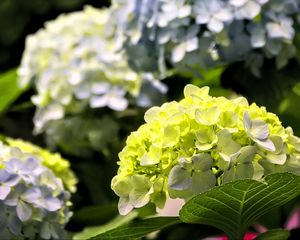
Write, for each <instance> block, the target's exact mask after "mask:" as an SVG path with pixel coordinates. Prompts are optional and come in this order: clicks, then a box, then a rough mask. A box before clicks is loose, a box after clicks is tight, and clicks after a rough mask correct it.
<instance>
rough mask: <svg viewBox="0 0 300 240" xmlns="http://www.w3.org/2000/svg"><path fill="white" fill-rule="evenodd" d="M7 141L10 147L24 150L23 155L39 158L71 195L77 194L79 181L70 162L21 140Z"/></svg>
mask: <svg viewBox="0 0 300 240" xmlns="http://www.w3.org/2000/svg"><path fill="white" fill-rule="evenodd" d="M5 141H6V142H7V143H8V145H9V146H10V147H14V148H19V149H22V152H23V153H26V154H29V155H31V156H32V157H35V158H39V159H40V161H41V163H42V164H43V165H44V166H45V167H47V168H49V169H51V170H52V171H53V173H54V174H55V175H56V176H58V177H59V178H60V179H61V180H62V182H63V185H64V187H65V188H66V189H67V190H68V191H70V192H71V193H74V192H76V184H77V183H78V179H77V178H76V176H75V174H74V172H73V171H72V170H71V169H70V162H69V161H68V160H66V159H64V158H63V157H62V156H61V155H60V154H59V153H51V152H49V151H47V150H46V149H43V148H40V147H38V146H36V145H33V144H32V143H29V142H25V141H23V140H21V139H12V138H5Z"/></svg>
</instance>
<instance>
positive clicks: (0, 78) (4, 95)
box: [0, 69, 25, 114]
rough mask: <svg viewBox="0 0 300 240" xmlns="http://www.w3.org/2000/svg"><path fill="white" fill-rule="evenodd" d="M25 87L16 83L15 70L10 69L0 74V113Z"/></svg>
mask: <svg viewBox="0 0 300 240" xmlns="http://www.w3.org/2000/svg"><path fill="white" fill-rule="evenodd" d="M24 90H25V89H21V88H20V87H19V86H18V84H17V73H16V70H15V69H13V70H10V71H8V72H5V73H3V74H1V75H0V114H1V113H2V112H3V111H5V110H6V109H7V108H8V107H9V105H10V104H11V103H13V102H14V101H15V100H16V99H17V98H18V97H19V96H20V95H21V94H22V93H23V92H24Z"/></svg>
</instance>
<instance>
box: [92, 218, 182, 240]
mask: <svg viewBox="0 0 300 240" xmlns="http://www.w3.org/2000/svg"><path fill="white" fill-rule="evenodd" d="M179 222H180V220H179V219H178V218H177V217H156V218H147V219H142V220H135V221H132V222H130V223H128V224H125V225H122V226H120V227H118V228H115V229H112V230H110V231H107V232H105V233H102V234H100V235H97V236H95V237H93V238H91V239H94V240H96V239H97V240H105V239H114V240H134V239H140V238H141V237H144V236H146V235H147V234H149V233H152V232H154V231H157V230H160V229H163V228H165V227H168V226H171V225H174V224H177V223H179Z"/></svg>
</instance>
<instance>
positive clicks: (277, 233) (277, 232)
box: [254, 228, 290, 240]
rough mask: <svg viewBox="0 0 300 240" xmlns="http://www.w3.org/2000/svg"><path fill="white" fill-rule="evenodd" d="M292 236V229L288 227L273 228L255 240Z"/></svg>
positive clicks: (285, 238) (277, 239) (284, 238)
mask: <svg viewBox="0 0 300 240" xmlns="http://www.w3.org/2000/svg"><path fill="white" fill-rule="evenodd" d="M289 236H290V231H288V230H286V229H281V228H279V229H272V230H269V231H267V232H264V233H262V234H260V235H259V236H257V237H256V238H255V239H254V240H269V239H272V240H287V239H288V238H289Z"/></svg>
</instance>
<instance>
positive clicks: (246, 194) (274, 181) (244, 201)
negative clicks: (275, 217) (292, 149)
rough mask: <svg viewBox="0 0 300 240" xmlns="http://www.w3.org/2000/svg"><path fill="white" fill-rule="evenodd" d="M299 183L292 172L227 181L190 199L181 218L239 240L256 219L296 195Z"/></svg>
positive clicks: (299, 178)
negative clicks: (259, 179)
mask: <svg viewBox="0 0 300 240" xmlns="http://www.w3.org/2000/svg"><path fill="white" fill-rule="evenodd" d="M299 184H300V177H299V176H296V175H294V174H291V173H275V174H271V175H268V176H267V177H266V178H265V179H264V181H263V182H261V181H256V180H251V179H242V180H237V181H234V182H230V183H227V184H224V185H223V186H219V187H215V188H212V189H211V190H209V191H207V192H205V193H202V194H200V195H198V196H196V197H194V198H192V199H191V200H190V201H188V202H187V203H186V204H185V205H184V206H183V208H182V209H181V211H180V219H181V220H182V221H183V222H186V223H198V224H206V225H210V226H214V227H216V228H219V229H221V230H222V231H224V232H225V233H226V234H227V235H228V236H229V237H230V239H232V240H240V239H242V238H243V236H244V234H245V233H246V231H247V229H248V228H249V226H250V225H251V224H252V223H253V222H254V221H255V220H256V219H258V218H259V217H261V216H262V215H264V214H265V213H267V212H268V211H270V210H271V209H273V208H274V207H278V206H281V205H283V204H285V203H287V202H288V201H290V200H291V199H293V198H295V197H296V196H298V195H299V194H300V188H299Z"/></svg>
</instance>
